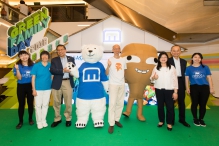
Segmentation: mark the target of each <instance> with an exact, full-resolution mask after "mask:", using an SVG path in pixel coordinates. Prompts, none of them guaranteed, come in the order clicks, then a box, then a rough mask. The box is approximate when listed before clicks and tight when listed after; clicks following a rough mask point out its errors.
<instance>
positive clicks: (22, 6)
mask: <svg viewBox="0 0 219 146" xmlns="http://www.w3.org/2000/svg"><path fill="white" fill-rule="evenodd" d="M19 9H20V12H21V13H23V14H25V15H28V6H27V5H25V4H20V5H19Z"/></svg>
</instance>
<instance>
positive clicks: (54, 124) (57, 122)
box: [51, 120, 62, 127]
mask: <svg viewBox="0 0 219 146" xmlns="http://www.w3.org/2000/svg"><path fill="white" fill-rule="evenodd" d="M61 122H62V120H60V121H56V122H53V123H52V125H51V127H56V126H57V125H59V124H60V123H61Z"/></svg>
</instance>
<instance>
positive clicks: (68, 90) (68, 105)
mask: <svg viewBox="0 0 219 146" xmlns="http://www.w3.org/2000/svg"><path fill="white" fill-rule="evenodd" d="M72 94H73V89H72V87H71V84H70V80H62V85H61V88H60V89H59V90H55V89H52V96H53V108H54V111H55V118H54V121H55V122H56V121H60V120H61V115H60V110H61V99H62V95H63V98H64V102H65V112H64V115H65V119H66V121H71V118H72Z"/></svg>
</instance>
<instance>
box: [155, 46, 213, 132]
mask: <svg viewBox="0 0 219 146" xmlns="http://www.w3.org/2000/svg"><path fill="white" fill-rule="evenodd" d="M171 54H172V57H171V58H169V57H168V54H167V53H166V52H161V53H160V54H159V56H158V63H157V66H155V67H154V69H153V71H152V75H151V80H153V81H154V87H155V93H156V98H157V104H158V117H159V123H158V127H162V126H163V125H164V123H165V112H164V104H165V105H166V123H167V130H169V131H172V126H173V125H174V123H175V114H174V100H176V99H178V108H179V122H180V123H181V124H183V125H184V126H186V127H190V125H189V124H188V123H187V122H186V120H185V90H186V92H187V93H188V94H190V96H191V101H192V105H191V111H192V115H193V120H194V121H193V122H194V125H196V126H203V127H206V124H205V122H204V120H203V119H204V116H205V112H206V104H207V101H208V97H209V94H210V93H211V94H213V93H214V89H213V83H212V78H211V72H210V69H209V67H208V66H206V65H203V64H202V59H203V57H202V54H201V53H194V54H193V55H192V60H191V65H190V66H188V67H187V62H186V61H185V60H184V59H181V58H180V54H181V49H180V46H173V47H172V48H171ZM198 106H199V116H197V108H198Z"/></svg>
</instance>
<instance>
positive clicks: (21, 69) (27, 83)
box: [13, 50, 34, 129]
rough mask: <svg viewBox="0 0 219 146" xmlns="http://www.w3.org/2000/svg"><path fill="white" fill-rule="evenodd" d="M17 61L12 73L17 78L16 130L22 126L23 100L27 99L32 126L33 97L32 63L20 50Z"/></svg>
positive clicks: (25, 53) (27, 55) (26, 54)
mask: <svg viewBox="0 0 219 146" xmlns="http://www.w3.org/2000/svg"><path fill="white" fill-rule="evenodd" d="M18 57H19V59H20V60H19V61H18V62H17V63H16V64H15V66H14V69H13V72H14V75H15V76H16V77H17V79H18V80H17V98H18V103H19V107H18V116H19V123H18V125H17V126H16V129H20V128H21V127H22V126H23V116H24V108H25V98H27V104H28V113H29V124H30V125H33V124H34V121H33V119H32V116H33V99H34V98H33V95H32V86H31V78H32V77H31V74H30V72H31V70H32V67H33V61H32V60H31V59H30V55H29V54H28V53H27V52H26V51H24V50H22V51H20V52H19V53H18Z"/></svg>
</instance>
